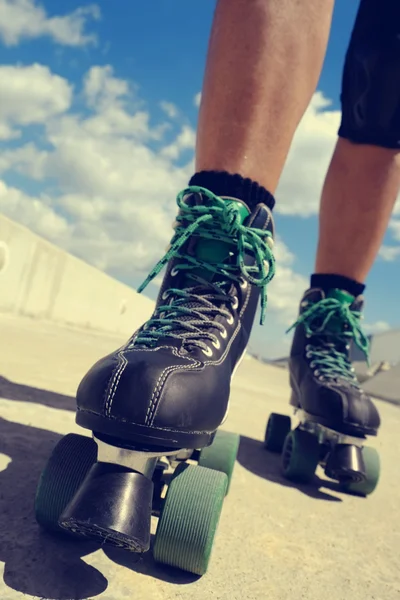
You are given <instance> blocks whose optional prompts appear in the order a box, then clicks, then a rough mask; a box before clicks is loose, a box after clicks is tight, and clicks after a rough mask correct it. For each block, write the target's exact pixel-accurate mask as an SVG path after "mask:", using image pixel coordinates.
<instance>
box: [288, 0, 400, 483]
mask: <svg viewBox="0 0 400 600" xmlns="http://www.w3.org/2000/svg"><path fill="white" fill-rule="evenodd" d="M399 22H400V6H399V5H398V4H397V3H392V2H391V1H390V0H386V1H384V2H379V3H378V2H377V0H362V2H361V4H360V9H359V13H358V16H357V20H356V23H355V27H354V30H353V34H352V39H351V42H350V46H349V50H348V53H347V57H346V63H345V69H344V76H343V90H342V108H343V116H342V124H341V127H340V131H339V135H340V136H341V137H340V139H339V141H338V144H337V147H336V150H335V153H334V156H333V159H332V162H331V165H330V168H329V171H328V174H327V177H326V181H325V185H324V189H323V193H322V200H321V213H320V235H319V244H318V252H317V259H316V273H315V274H314V275H313V276H312V278H311V289H310V290H308V291H307V292H306V294H305V296H304V297H303V299H302V302H301V308H300V317H299V320H298V322H297V326H296V330H295V334H294V339H293V345H292V349H291V358H290V374H291V385H292V389H293V395H292V403H293V405H294V406H296V408H298V409H301V410H303V411H305V412H306V413H307V415H308V416H307V418H308V419H309V418H310V417H311V418H312V419H314V420H317V421H318V422H319V423H322V424H324V425H325V426H327V427H329V428H331V429H333V430H335V431H338V432H341V433H343V434H345V435H353V436H356V437H357V436H358V437H359V438H360V439H362V438H363V437H364V436H366V435H376V433H377V431H378V429H379V426H380V419H379V414H378V411H377V409H376V407H375V406H374V404H373V403H372V401H371V399H370V398H369V397H368V396H367V395H366V394H365V393H364V392H363V391H362V389H361V388H360V386H359V384H358V382H357V379H356V377H355V375H354V372H353V371H352V368H351V363H350V344H351V343H354V342H355V343H356V345H358V347H359V348H360V349H361V350H363V351H364V352H365V353H366V354H367V350H368V342H367V339H366V338H365V336H364V334H363V332H362V330H361V326H360V316H361V310H362V304H363V300H362V297H361V294H362V293H363V291H364V282H365V278H366V276H367V274H368V272H369V269H370V267H371V265H372V263H373V261H374V259H375V257H376V254H377V252H378V249H379V246H380V244H381V241H382V238H383V235H384V233H385V230H386V227H387V224H388V220H389V218H390V214H391V211H392V208H393V205H394V202H395V200H396V197H397V194H398V191H399V186H400V153H399V150H400V49H399V43H398V39H397V35H398V25H399ZM342 466H343V465H342ZM349 470H351V469H350V468H349V465H348V464H347V465H344V467H343V473H342V475H343V476H346V477H348V476H349ZM339 471H340V468H339ZM338 473H339V472H338ZM355 475H357V473H355ZM338 476H339V478H340V473H339V475H338Z"/></svg>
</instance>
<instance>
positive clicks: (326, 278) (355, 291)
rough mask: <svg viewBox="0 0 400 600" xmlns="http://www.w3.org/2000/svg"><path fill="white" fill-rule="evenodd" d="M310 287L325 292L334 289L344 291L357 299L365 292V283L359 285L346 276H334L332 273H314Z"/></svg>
mask: <svg viewBox="0 0 400 600" xmlns="http://www.w3.org/2000/svg"><path fill="white" fill-rule="evenodd" d="M310 285H311V287H312V288H319V289H321V290H323V291H324V292H328V291H329V290H332V289H336V290H343V291H345V292H348V293H349V294H351V295H352V296H354V297H355V298H357V296H360V295H361V294H362V293H363V292H364V290H365V285H364V284H363V283H359V282H358V281H355V280H354V279H350V278H349V277H345V276H344V275H332V274H330V273H327V274H325V273H314V275H311V283H310Z"/></svg>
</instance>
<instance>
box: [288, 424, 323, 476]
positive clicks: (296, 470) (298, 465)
mask: <svg viewBox="0 0 400 600" xmlns="http://www.w3.org/2000/svg"><path fill="white" fill-rule="evenodd" d="M318 463H319V442H318V439H317V438H316V437H315V436H314V435H312V434H311V433H308V432H307V431H303V430H302V429H295V430H294V431H290V433H288V435H287V436H286V439H285V443H284V445H283V450H282V471H283V474H284V476H285V477H286V478H287V479H290V480H292V481H298V482H301V483H309V482H310V481H312V479H313V477H314V474H315V470H316V468H317V466H318Z"/></svg>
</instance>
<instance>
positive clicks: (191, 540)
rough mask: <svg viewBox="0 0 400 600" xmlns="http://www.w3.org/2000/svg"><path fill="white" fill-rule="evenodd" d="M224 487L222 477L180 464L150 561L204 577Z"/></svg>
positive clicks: (223, 495)
mask: <svg viewBox="0 0 400 600" xmlns="http://www.w3.org/2000/svg"><path fill="white" fill-rule="evenodd" d="M227 486H228V477H227V475H225V473H221V472H218V471H214V470H212V469H206V468H204V467H199V466H197V465H196V466H194V465H188V464H181V465H179V466H178V468H177V469H176V472H175V477H174V478H173V479H172V481H171V483H170V485H169V487H168V491H167V495H166V498H165V502H164V507H163V509H162V512H161V517H160V520H159V522H158V527H157V531H156V537H155V542H154V548H153V556H154V559H155V560H156V561H157V562H159V563H162V564H165V565H169V566H171V567H177V568H179V569H182V570H183V571H189V572H190V573H194V574H196V575H204V573H205V572H206V571H207V567H208V563H209V560H210V555H211V550H212V546H213V543H214V537H215V533H216V530H217V526H218V522H219V518H220V515H221V510H222V505H223V501H224V497H225V493H226V488H227Z"/></svg>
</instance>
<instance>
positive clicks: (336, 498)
mask: <svg viewBox="0 0 400 600" xmlns="http://www.w3.org/2000/svg"><path fill="white" fill-rule="evenodd" d="M0 336H1V345H0V397H1V398H2V399H1V400H0V417H1V418H0V564H1V565H3V568H4V575H3V581H2V582H0V598H1V599H2V600H16V599H22V598H25V599H27V598H28V599H29V598H36V599H38V598H42V599H46V600H47V599H52V600H53V599H54V600H72V599H73V600H84V599H85V600H88V599H94V598H96V599H97V598H99V600H100V599H101V600H119V599H121V600H122V599H124V600H128V599H129V600H158V599H160V600H161V599H162V600H178V599H179V600H180V599H185V600H186V599H190V600H228V599H229V600H236V599H240V600H242V599H244V598H245V599H246V600H253V599H254V600H256V599H257V600H258V599H260V600H264V599H265V600H289V599H290V600H291V599H294V598H295V599H296V600H298V599H300V598H304V599H307V600H314V599H318V600H320V598H321V597H323V598H326V599H328V598H329V599H332V600H344V599H345V598H346V599H347V598H351V599H352V600H395V599H398V598H399V597H400V559H399V556H400V527H399V517H398V515H399V508H400V478H399V474H400V469H399V459H398V454H399V451H400V442H399V435H400V408H399V407H396V406H394V405H391V404H387V403H384V402H379V409H380V411H381V414H382V419H383V427H382V433H381V436H380V437H379V439H378V440H377V442H376V445H377V447H378V448H379V451H380V454H381V459H382V464H383V466H382V477H381V482H380V485H379V488H378V490H377V491H376V492H375V493H374V494H373V495H372V496H371V497H370V498H368V499H360V498H355V497H351V496H346V495H344V494H341V493H339V492H338V491H337V490H336V489H335V485H334V484H332V483H329V482H327V481H325V480H324V479H323V476H322V474H319V475H320V476H321V479H318V480H316V483H315V485H314V486H310V487H300V488H299V487H294V486H291V485H290V484H288V482H286V481H284V480H283V479H282V478H281V476H280V474H279V460H278V459H277V458H276V457H274V456H271V455H269V454H267V453H265V452H264V451H263V449H262V443H261V440H262V438H263V434H264V427H265V422H266V419H267V417H268V414H269V412H271V411H283V412H285V411H287V410H288V405H287V400H288V386H287V373H286V372H285V371H284V370H282V369H277V368H273V367H268V366H265V365H262V364H260V363H257V362H255V361H253V360H245V361H244V362H243V364H242V366H241V368H240V370H239V371H238V373H237V376H236V379H235V384H234V391H233V395H232V405H231V412H230V417H229V419H228V421H227V423H226V425H225V428H226V429H229V430H232V431H237V432H239V433H240V434H241V435H242V442H241V448H240V454H239V461H238V464H237V467H236V472H235V475H234V480H233V483H232V487H231V492H230V495H229V496H228V498H227V500H226V503H225V508H224V512H223V515H222V519H221V522H220V526H219V530H218V534H217V541H216V544H215V548H214V553H213V557H212V561H211V566H210V570H209V572H208V573H207V575H206V576H204V577H203V578H201V579H197V578H194V577H192V576H190V575H186V574H182V573H180V572H178V571H174V570H171V569H166V568H161V567H158V566H157V565H155V564H154V563H153V561H152V558H151V555H146V556H145V557H144V558H141V559H138V558H137V557H136V556H132V555H129V554H127V553H124V552H120V551H116V550H107V551H106V552H104V551H103V550H101V549H98V548H97V547H96V546H94V545H93V544H90V543H77V542H75V541H68V542H66V541H60V540H57V539H54V538H52V537H51V536H49V535H47V534H45V533H43V532H41V531H40V530H39V528H38V527H37V525H36V523H35V520H34V515H33V506H32V505H33V498H34V493H35V488H36V484H37V480H38V476H39V473H40V471H41V469H42V467H43V465H44V463H45V461H46V459H47V457H48V456H49V454H50V452H51V449H52V448H53V447H54V445H55V444H56V443H57V441H58V440H59V439H60V436H62V435H63V434H65V433H68V432H70V431H79V429H78V428H77V427H76V425H75V424H74V412H73V411H74V398H73V396H74V392H75V389H76V386H77V384H78V382H79V380H80V377H81V376H82V375H83V374H84V372H85V370H86V369H87V368H88V367H89V366H90V365H91V364H92V363H93V361H95V360H96V359H97V358H99V357H100V356H102V355H104V354H105V353H107V352H108V351H110V350H112V349H114V348H116V347H117V346H118V345H119V344H120V342H121V341H123V340H124V338H123V337H121V336H118V337H116V336H113V335H107V334H97V333H94V332H87V331H85V332H84V331H82V330H78V329H71V328H66V327H62V326H60V325H55V324H54V323H53V324H51V323H47V324H46V323H44V322H39V321H35V320H30V319H26V318H22V317H17V316H4V315H3V316H1V315H0Z"/></svg>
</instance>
